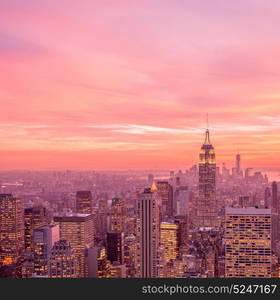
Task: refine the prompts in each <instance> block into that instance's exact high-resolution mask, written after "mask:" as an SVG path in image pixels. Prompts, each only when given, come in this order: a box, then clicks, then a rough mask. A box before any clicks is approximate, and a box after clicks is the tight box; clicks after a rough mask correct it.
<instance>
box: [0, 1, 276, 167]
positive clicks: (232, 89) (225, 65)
mask: <svg viewBox="0 0 280 300" xmlns="http://www.w3.org/2000/svg"><path fill="white" fill-rule="evenodd" d="M279 12H280V3H279V1H273V0H272V1H270V3H269V5H268V3H267V2H265V1H261V0H255V1H250V0H246V1H240V0H239V1H234V2H228V1H226V2H225V1H218V0H215V1H211V3H210V2H204V1H192V0H189V1H172V3H171V2H166V1H152V2H151V1H141V3H136V2H131V1H117V2H116V1H102V3H101V2H96V1H87V0H86V1H83V2H82V3H77V2H76V1H71V0H69V1H59V3H56V2H54V1H41V0H37V1H33V0H29V1H15V0H11V1H0V28H1V29H0V67H1V70H2V72H1V75H0V76H1V80H0V82H1V83H0V103H1V111H0V138H1V149H0V165H1V170H8V169H149V168H151V169H153V168H155V169H160V168H161V169H162V168H164V169H175V168H182V167H184V166H191V165H193V164H194V163H197V161H198V157H197V149H198V148H199V147H200V146H201V134H202V133H203V132H204V130H205V127H206V125H205V123H206V122H205V118H206V117H205V116H206V113H207V112H208V113H209V120H210V126H209V129H210V131H211V134H212V136H213V143H214V144H215V149H216V155H217V164H218V165H222V163H223V162H225V163H226V164H227V165H228V166H230V167H231V166H233V164H234V161H233V159H232V158H233V157H234V155H235V154H236V153H238V152H240V154H241V155H242V158H243V165H244V166H246V167H254V168H268V169H269V168H276V169H277V168H280V166H279V158H280V150H279V149H280V147H279V146H280V145H279V143H280V140H279V129H280V114H279V106H280V104H279V103H280V102H279V98H280V90H279V79H280V73H279V69H280V68H279V53H280V52H279V48H280V38H279V34H278V29H277V28H279V25H280V24H279V23H280V21H279V18H278V16H279ZM268 20H269V22H268Z"/></svg>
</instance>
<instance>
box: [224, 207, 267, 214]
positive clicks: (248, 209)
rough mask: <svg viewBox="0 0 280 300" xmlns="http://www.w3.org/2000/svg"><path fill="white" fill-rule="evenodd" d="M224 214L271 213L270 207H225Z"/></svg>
mask: <svg viewBox="0 0 280 300" xmlns="http://www.w3.org/2000/svg"><path fill="white" fill-rule="evenodd" d="M225 214H226V215H240V216H250V215H271V209H270V208H258V207H226V211H225Z"/></svg>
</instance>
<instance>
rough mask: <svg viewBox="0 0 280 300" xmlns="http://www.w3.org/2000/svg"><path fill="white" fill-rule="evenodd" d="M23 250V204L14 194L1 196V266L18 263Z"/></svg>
mask: <svg viewBox="0 0 280 300" xmlns="http://www.w3.org/2000/svg"><path fill="white" fill-rule="evenodd" d="M23 250H24V218H23V207H22V202H21V200H20V199H18V198H15V197H13V195H12V194H0V266H1V265H12V264H15V263H17V262H18V260H19V259H20V257H21V255H22V252H23Z"/></svg>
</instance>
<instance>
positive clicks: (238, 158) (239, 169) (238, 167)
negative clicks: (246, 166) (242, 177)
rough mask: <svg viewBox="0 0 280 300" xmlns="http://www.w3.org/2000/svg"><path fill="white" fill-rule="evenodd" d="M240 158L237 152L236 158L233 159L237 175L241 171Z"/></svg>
mask: <svg viewBox="0 0 280 300" xmlns="http://www.w3.org/2000/svg"><path fill="white" fill-rule="evenodd" d="M240 160H241V156H240V154H239V153H238V154H237V155H236V160H235V167H236V172H237V174H238V175H239V174H240V172H241V168H240Z"/></svg>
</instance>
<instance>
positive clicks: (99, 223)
mask: <svg viewBox="0 0 280 300" xmlns="http://www.w3.org/2000/svg"><path fill="white" fill-rule="evenodd" d="M108 215H109V209H108V201H107V199H100V200H99V202H98V210H97V212H96V218H95V225H96V233H97V235H98V237H99V238H101V239H103V240H105V238H106V232H107V231H108V219H109V218H108Z"/></svg>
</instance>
